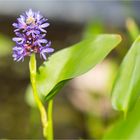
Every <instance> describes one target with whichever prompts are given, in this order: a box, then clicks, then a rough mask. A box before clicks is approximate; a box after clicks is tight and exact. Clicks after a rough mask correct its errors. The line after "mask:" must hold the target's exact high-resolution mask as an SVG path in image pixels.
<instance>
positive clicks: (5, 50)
mask: <svg viewBox="0 0 140 140" xmlns="http://www.w3.org/2000/svg"><path fill="white" fill-rule="evenodd" d="M12 46H13V43H12V40H10V39H9V38H8V37H7V36H5V35H2V34H0V57H4V56H6V55H8V54H10V53H11V49H12Z"/></svg>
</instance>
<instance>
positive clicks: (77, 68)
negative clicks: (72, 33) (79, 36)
mask: <svg viewBox="0 0 140 140" xmlns="http://www.w3.org/2000/svg"><path fill="white" fill-rule="evenodd" d="M120 41H121V37H120V36H119V35H107V34H105V35H99V36H96V37H94V38H93V37H92V38H90V39H86V40H84V41H81V42H80V43H78V44H76V45H73V46H72V47H69V48H66V49H63V50H61V51H59V52H56V53H54V54H53V55H52V56H51V57H50V58H49V61H46V62H44V63H43V66H41V67H40V68H39V72H38V74H37V86H38V91H39V93H41V94H43V95H44V96H45V99H46V100H49V99H50V98H52V97H53V96H54V95H55V94H56V93H58V91H59V90H60V89H61V88H62V87H63V85H64V84H65V83H66V82H67V81H68V80H70V79H72V78H74V77H76V76H79V75H81V74H83V73H85V72H87V71H88V70H90V69H91V68H93V67H94V66H95V65H96V64H97V63H99V62H101V61H102V60H103V59H104V58H105V56H107V54H108V53H109V52H110V51H111V50H112V49H113V48H114V47H116V46H117V45H118V43H120Z"/></svg>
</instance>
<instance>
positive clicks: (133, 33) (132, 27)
mask: <svg viewBox="0 0 140 140" xmlns="http://www.w3.org/2000/svg"><path fill="white" fill-rule="evenodd" d="M126 27H127V30H128V33H129V34H130V37H131V38H132V40H135V39H136V38H137V37H138V35H139V34H140V31H139V28H138V26H137V24H136V23H135V21H134V20H133V19H132V18H128V19H127V20H126Z"/></svg>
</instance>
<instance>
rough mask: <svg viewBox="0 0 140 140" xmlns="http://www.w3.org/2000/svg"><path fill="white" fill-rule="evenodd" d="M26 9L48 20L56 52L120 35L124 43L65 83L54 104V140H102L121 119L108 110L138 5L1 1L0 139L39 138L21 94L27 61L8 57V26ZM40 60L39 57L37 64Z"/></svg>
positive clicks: (126, 0)
mask: <svg viewBox="0 0 140 140" xmlns="http://www.w3.org/2000/svg"><path fill="white" fill-rule="evenodd" d="M29 8H31V9H32V10H37V11H40V12H41V13H42V14H43V15H44V16H45V17H46V18H48V19H49V20H48V21H49V22H50V24H51V25H50V27H49V28H48V29H47V31H48V35H47V37H48V39H49V40H51V41H52V47H53V48H55V51H58V50H60V49H62V48H65V47H68V46H70V45H72V44H74V43H77V42H79V41H80V40H82V39H83V38H85V37H86V36H88V35H90V34H100V33H119V34H121V36H122V38H123V41H122V43H121V44H120V45H119V46H118V47H117V48H116V49H115V50H113V51H112V52H111V53H110V55H109V56H108V57H107V58H106V59H105V60H104V61H103V62H102V63H100V64H98V65H97V66H96V67H95V68H94V69H92V70H90V71H89V72H88V73H86V74H84V75H82V76H80V77H77V78H75V79H73V80H71V81H70V82H69V83H67V84H66V85H65V87H64V88H63V89H62V91H61V92H60V93H59V94H58V95H57V96H56V98H55V102H54V112H53V119H54V135H55V138H58V139H62V138H63V139H70V138H75V139H82V138H83V139H86V138H89V139H100V138H102V136H103V135H104V133H105V132H106V131H107V129H108V128H109V127H111V126H112V124H113V123H114V122H115V121H117V120H118V119H119V116H120V113H118V112H116V111H115V110H113V109H112V106H111V101H110V93H111V87H112V84H113V81H114V78H115V75H116V73H117V69H118V66H119V64H120V62H121V60H122V58H123V57H124V55H125V53H126V52H127V50H128V48H129V47H130V45H131V43H132V40H131V38H130V36H129V34H128V32H127V30H126V21H128V18H130V17H131V18H134V19H135V21H136V22H137V24H138V23H139V22H140V16H139V13H140V1H134V0H132V1H131V0H0V138H16V139H25V138H33V139H35V138H36V139H38V138H39V139H40V138H43V136H42V131H41V124H40V116H39V112H38V110H37V109H36V108H33V107H31V106H30V104H29V99H28V98H27V96H26V94H25V93H26V91H27V86H28V85H29V70H28V62H29V58H28V57H27V58H26V59H25V61H24V62H21V63H17V62H14V61H13V59H12V47H13V46H14V43H13V42H12V37H14V33H13V27H12V23H13V22H15V21H16V18H17V17H18V16H19V15H20V14H21V13H23V12H24V11H25V10H28V9H29ZM85 49H86V46H85ZM42 62H43V61H42V60H40V59H38V65H40V64H41V63H42ZM58 63H59V62H58ZM77 65H78V64H77ZM46 107H47V105H46Z"/></svg>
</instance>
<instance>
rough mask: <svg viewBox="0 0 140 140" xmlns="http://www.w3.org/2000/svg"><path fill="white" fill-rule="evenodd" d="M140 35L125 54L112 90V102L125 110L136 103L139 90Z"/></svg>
mask: <svg viewBox="0 0 140 140" xmlns="http://www.w3.org/2000/svg"><path fill="white" fill-rule="evenodd" d="M139 70H140V36H139V37H138V38H137V39H136V41H135V42H134V43H133V45H132V47H131V48H130V50H129V51H128V53H127V54H126V56H125V58H124V60H123V62H122V64H121V66H120V69H119V72H118V75H117V79H116V81H115V84H114V87H113V91H112V104H113V107H114V108H115V109H117V110H121V111H124V112H125V113H127V111H128V110H129V109H130V108H131V107H132V106H133V105H134V104H135V103H136V100H137V98H138V96H139V91H140V74H139Z"/></svg>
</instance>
